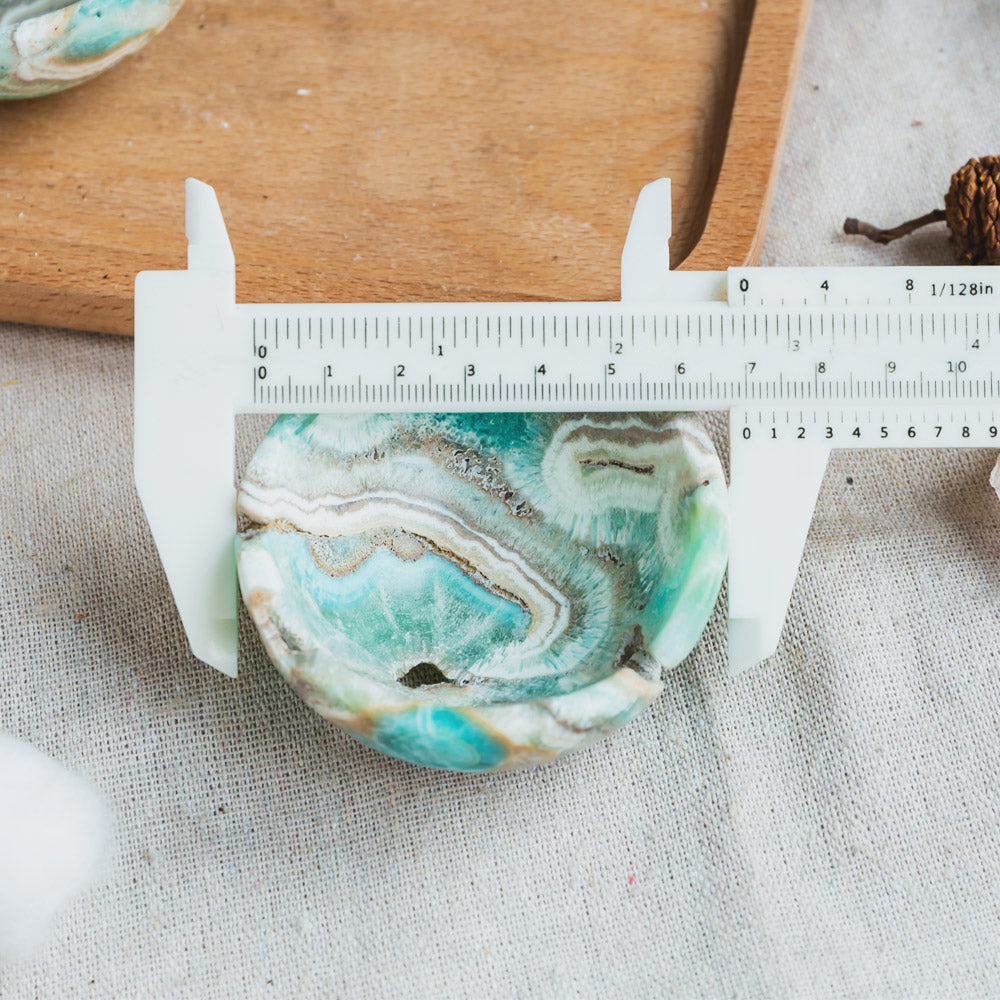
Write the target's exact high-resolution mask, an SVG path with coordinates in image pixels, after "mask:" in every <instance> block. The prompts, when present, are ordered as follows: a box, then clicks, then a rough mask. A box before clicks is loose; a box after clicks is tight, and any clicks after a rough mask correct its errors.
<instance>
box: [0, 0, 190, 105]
mask: <svg viewBox="0 0 1000 1000" xmlns="http://www.w3.org/2000/svg"><path fill="white" fill-rule="evenodd" d="M182 2H183V0H76V2H75V3H74V2H69V3H67V2H66V0H0V98H18V97H42V96H44V95H45V94H53V93H55V92H56V91H59V90H65V89H66V88H67V87H72V86H75V85H76V84H78V83H83V82H84V81H85V80H89V79H91V77H94V76H96V75H97V74H98V73H101V72H103V71H104V70H106V69H107V68H108V67H110V66H113V65H114V64H115V63H116V62H118V61H119V60H120V59H122V58H124V57H125V56H127V55H130V54H131V53H133V52H136V51H137V50H138V49H140V48H142V46H143V45H145V44H146V42H147V41H149V39H150V38H152V37H153V35H155V34H156V33H157V32H158V31H160V30H161V29H162V28H163V27H164V26H165V25H166V24H167V23H168V22H169V21H170V19H171V18H172V17H173V16H174V14H176V13H177V11H178V10H179V9H180V6H181V3H182Z"/></svg>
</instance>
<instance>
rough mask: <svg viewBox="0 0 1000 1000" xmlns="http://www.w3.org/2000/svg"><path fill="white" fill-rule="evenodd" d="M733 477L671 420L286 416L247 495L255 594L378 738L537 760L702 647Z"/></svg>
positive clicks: (434, 752) (379, 742)
mask: <svg viewBox="0 0 1000 1000" xmlns="http://www.w3.org/2000/svg"><path fill="white" fill-rule="evenodd" d="M725 498H726V488H725V482H724V478H723V473H722V469H721V466H720V463H719V460H718V457H717V455H716V453H715V450H714V448H713V446H712V443H711V441H710V440H709V438H708V436H707V435H706V433H705V431H704V428H703V427H702V425H701V422H700V421H699V420H698V419H697V418H695V417H691V416H688V415H683V414H682V415H678V414H544V413H532V414H496V413H494V414H432V415H420V414H415V415H404V416H398V415H393V416H388V415H376V416H356V417H341V416H301V415H295V416H284V417H281V418H279V419H278V420H277V421H276V422H275V424H274V425H273V427H272V428H271V430H270V431H269V433H268V434H267V436H266V437H265V439H264V441H263V442H262V443H261V445H260V447H259V448H258V450H257V452H256V454H255V455H254V457H253V459H252V461H251V463H250V466H249V468H248V470H247V472H246V476H245V478H244V480H243V482H242V483H241V486H240V492H239V510H240V513H241V515H242V516H243V518H244V519H245V520H244V524H245V525H246V529H245V530H244V531H243V532H242V533H241V535H240V538H239V540H238V545H237V559H238V567H239V577H240V586H241V589H242V592H243V598H244V601H245V602H246V605H247V607H248V609H249V611H250V614H251V616H252V617H253V620H254V622H255V623H256V625H257V628H258V631H259V633H260V635H261V638H262V640H263V642H264V645H265V647H266V649H267V652H268V654H269V656H270V658H271V659H272V661H273V662H274V663H275V665H276V666H277V668H278V669H279V671H280V672H281V673H282V674H283V676H284V677H285V679H286V680H287V681H288V682H289V683H290V684H291V686H292V687H293V688H294V690H295V691H296V692H297V693H298V694H299V695H300V696H301V697H302V698H303V700H304V701H305V702H306V703H307V704H309V705H310V706H311V707H312V708H314V709H315V710H316V711H317V712H319V713H320V714H321V715H323V716H324V717H326V718H327V719H329V720H330V721H331V722H333V723H335V724H337V725H338V726H341V727H343V728H344V729H346V730H347V731H349V732H350V733H352V734H353V735H354V736H355V737H357V739H359V740H360V741H361V742H362V743H365V744H367V745H368V746H371V747H374V748H375V749H377V750H381V751H382V752H384V753H387V754H391V755H393V756H396V757H401V758H403V759H404V760H408V761H411V762H413V763H415V764H422V765H426V766H429V767H437V768H446V769H451V770H459V771H482V770H492V769H502V768H515V767H525V766H531V765H535V764H539V763H543V762H545V761H548V760H551V759H553V758H554V757H556V756H558V755H559V754H563V753H567V752H570V751H573V750H577V749H579V748H581V747H583V746H586V745H587V744H588V743H591V742H592V741H593V740H595V739H597V738H599V737H601V736H603V735H605V734H607V733H608V732H610V731H612V730H613V729H615V728H617V727H618V726H620V725H622V724H623V723H624V722H626V721H628V720H629V719H631V718H633V717H634V716H635V715H636V714H637V713H638V712H639V711H641V710H642V709H643V708H644V707H646V706H647V705H649V703H650V702H651V701H653V700H654V699H655V698H656V697H657V695H658V694H659V693H660V691H661V690H662V686H663V681H662V674H663V671H664V670H666V669H669V668H671V667H673V666H675V665H677V664H678V663H679V662H680V661H681V660H682V659H683V658H684V657H685V656H686V655H687V654H688V653H689V652H690V650H691V649H692V647H693V646H694V644H695V643H696V642H697V640H698V637H699V636H700V634H701V632H702V630H703V628H704V626H705V623H706V621H707V619H708V616H709V615H710V613H711V611H712V608H713V606H714V604H715V601H716V597H717V595H718V590H719V585H720V582H721V579H722V574H723V572H724V569H725V564H726V553H727V517H726V506H725Z"/></svg>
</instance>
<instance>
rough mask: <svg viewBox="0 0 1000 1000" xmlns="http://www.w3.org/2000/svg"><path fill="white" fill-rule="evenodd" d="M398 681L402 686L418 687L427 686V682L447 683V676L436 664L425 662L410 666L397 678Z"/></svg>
mask: <svg viewBox="0 0 1000 1000" xmlns="http://www.w3.org/2000/svg"><path fill="white" fill-rule="evenodd" d="M399 683H400V684H402V685H403V686H404V687H408V688H418V687H427V686H428V685H429V684H447V683H448V678H447V677H445V675H444V674H443V673H442V672H441V671H440V670H439V669H438V667H437V664H434V663H426V662H425V663H418V664H417V665H416V666H415V667H410V669H409V670H407V671H406V673H405V674H403V675H402V676H401V677H400V678H399Z"/></svg>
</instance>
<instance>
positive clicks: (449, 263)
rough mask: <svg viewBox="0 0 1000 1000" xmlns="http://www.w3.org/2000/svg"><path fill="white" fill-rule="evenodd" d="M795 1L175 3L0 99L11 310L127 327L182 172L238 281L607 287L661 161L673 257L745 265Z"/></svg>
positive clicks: (557, 291)
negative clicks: (225, 241) (208, 198)
mask: <svg viewBox="0 0 1000 1000" xmlns="http://www.w3.org/2000/svg"><path fill="white" fill-rule="evenodd" d="M807 3H808V0H757V3H756V4H754V3H753V2H752V0H662V2H652V0H624V2H619V3H615V4H609V3H607V2H598V0H548V2H544V3H539V2H537V0H530V2H529V0H505V2H503V3H500V4H489V5H487V4H473V3H457V2H453V3H445V2H442V0H436V2H430V0H424V2H421V0H409V2H405V3H404V2H401V0H294V2H292V0H241V2H235V0H217V2H214V3H207V2H204V0H188V3H187V4H186V5H185V7H184V8H183V9H182V10H181V12H180V14H179V15H178V17H177V18H176V19H175V21H174V22H173V23H172V24H171V25H170V26H169V27H168V28H167V30H166V31H165V32H164V33H163V34H162V35H160V36H159V37H158V38H156V39H154V40H153V41H152V43H151V44H150V45H149V46H148V47H147V48H146V49H145V50H143V51H142V52H141V53H139V54H138V55H137V56H134V57H132V58H130V59H128V60H126V61H125V62H123V63H122V64H120V65H119V66H118V67H116V68H115V69H113V70H111V71H110V72H108V73H106V74H105V75H104V76H102V77H99V78H98V79H96V80H94V81H93V82H91V83H89V84H86V85H84V86H82V87H79V88H76V89H75V90H71V91H67V92H65V93H63V94H60V95H56V96H53V97H49V98H44V99H40V100H35V101H23V102H6V103H3V104H0V153H2V155H0V178H2V180H0V319H6V320H14V321H20V322H25V323H35V324H47V325H54V326H63V327H71V328H74V329H81V330H92V331H102V332H110V333H131V327H132V287H133V280H134V276H135V274H136V272H138V271H140V270H147V269H173V268H180V267H183V265H184V260H185V241H184V231H183V180H184V178H185V177H187V176H195V177H198V178H200V179H201V180H204V181H207V182H208V183H210V184H212V185H213V186H214V187H215V188H216V191H217V192H218V195H219V200H220V203H221V205H222V209H223V214H224V216H225V218H226V221H227V224H228V226H229V232H230V236H231V238H232V242H233V247H234V250H235V253H236V261H237V285H238V297H239V300H240V301H245V302H247V301H286V302H298V301H387V300H504V299H615V298H617V297H618V295H619V285H618V281H619V270H618V268H619V257H620V253H621V246H622V241H623V240H624V237H625V232H626V230H627V228H628V223H629V219H630V216H631V210H632V206H633V204H634V202H635V198H636V195H637V194H638V191H639V189H640V188H641V187H642V185H643V184H645V183H646V182H648V181H650V180H654V179H655V178H657V177H662V176H670V177H671V178H672V180H673V184H674V188H673V190H674V238H673V240H672V241H671V257H672V260H673V262H674V263H675V264H676V263H677V262H679V261H681V260H683V259H684V258H685V257H687V258H688V265H689V266H690V265H694V264H696V265H697V266H698V267H701V268H714V267H725V266H727V265H730V264H741V263H744V262H748V261H752V260H753V259H755V255H756V253H757V250H758V244H759V235H760V228H761V225H762V223H763V219H764V216H765V213H766V209H767V204H768V199H769V194H770V186H771V181H772V177H773V173H774V169H775V161H776V157H777V151H778V148H779V145H780V138H781V132H782V128H783V124H784V119H785V111H786V107H787V101H788V96H789V92H790V87H791V82H792V80H793V77H794V71H795V66H796V63H797V53H798V47H799V43H800V40H801V37H802V34H803V28H804V22H805V17H806V7H807ZM748 36H749V40H748ZM741 71H742V72H741ZM730 120H732V125H731V126H730ZM713 195H714V197H713ZM703 230H704V235H703V236H702V232H703ZM699 237H701V239H700V241H699ZM696 244H697V249H696V250H695V252H694V253H693V254H692V253H691V252H692V250H693V249H694V248H695V246H696ZM689 255H690V256H689Z"/></svg>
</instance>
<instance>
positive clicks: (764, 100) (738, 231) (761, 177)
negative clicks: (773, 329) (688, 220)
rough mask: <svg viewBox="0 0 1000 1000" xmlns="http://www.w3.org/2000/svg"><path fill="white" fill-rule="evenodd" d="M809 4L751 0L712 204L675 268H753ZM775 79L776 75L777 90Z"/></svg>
mask: <svg viewBox="0 0 1000 1000" xmlns="http://www.w3.org/2000/svg"><path fill="white" fill-rule="evenodd" d="M811 7H812V0H757V3H756V7H755V9H754V15H753V20H752V21H751V23H750V35H749V37H748V38H747V47H746V52H745V54H744V56H743V65H742V68H741V70H740V79H739V83H738V84H737V88H736V100H735V102H734V104H733V113H732V117H731V118H730V122H729V135H728V137H727V139H726V149H725V154H724V158H723V161H722V169H721V171H720V172H719V179H718V182H717V183H716V186H715V193H714V195H713V197H712V207H711V209H710V211H709V214H708V220H707V222H706V224H705V229H704V231H703V232H702V234H701V238H700V239H699V240H698V242H697V244H696V245H695V247H694V249H693V250H692V251H691V253H690V254H689V255H688V256H687V257H686V258H685V259H684V260H683V261H682V262H680V263H679V264H676V265H674V266H675V267H678V268H679V269H681V270H685V271H719V270H724V269H725V268H727V267H739V266H745V265H750V264H756V263H757V260H758V258H759V257H760V250H761V244H762V242H763V239H764V228H765V226H766V224H767V217H768V213H769V211H770V207H771V199H772V197H773V195H774V184H775V181H776V180H777V176H778V169H779V167H780V159H781V148H782V145H783V144H784V138H785V130H786V128H787V125H788V113H789V111H790V109H791V105H792V97H793V95H794V92H795V78H796V76H797V75H798V70H799V64H800V63H801V60H802V50H803V48H804V44H805V35H806V25H807V23H808V20H809V12H810V9H811ZM775 74H781V76H782V83H783V85H782V86H781V87H779V88H775V87H774V83H773V80H774V76H775ZM734 220H742V221H744V222H748V223H749V224H747V225H743V226H740V225H737V224H734ZM751 220H752V221H751Z"/></svg>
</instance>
